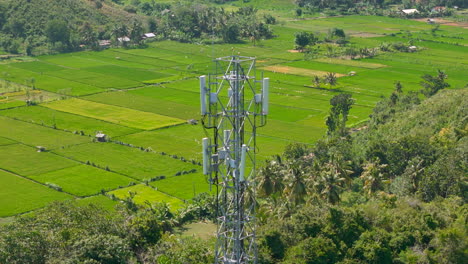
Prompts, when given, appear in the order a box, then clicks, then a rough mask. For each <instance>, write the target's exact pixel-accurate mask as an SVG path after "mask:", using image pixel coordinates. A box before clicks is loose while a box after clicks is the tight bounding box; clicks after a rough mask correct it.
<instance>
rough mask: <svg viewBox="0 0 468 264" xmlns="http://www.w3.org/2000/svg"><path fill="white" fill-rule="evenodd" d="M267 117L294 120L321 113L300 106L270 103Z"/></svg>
mask: <svg viewBox="0 0 468 264" xmlns="http://www.w3.org/2000/svg"><path fill="white" fill-rule="evenodd" d="M269 111H270V112H269V113H270V114H269V115H268V118H269V119H274V120H280V121H287V122H296V121H299V120H302V119H304V118H307V117H310V116H314V115H317V114H319V113H321V111H318V110H311V109H305V108H300V107H290V106H282V105H277V104H270V110H269Z"/></svg>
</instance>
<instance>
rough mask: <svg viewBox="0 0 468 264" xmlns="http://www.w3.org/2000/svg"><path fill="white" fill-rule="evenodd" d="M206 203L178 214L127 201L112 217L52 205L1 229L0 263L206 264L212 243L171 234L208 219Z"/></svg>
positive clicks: (88, 209)
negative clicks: (183, 227) (188, 261)
mask: <svg viewBox="0 0 468 264" xmlns="http://www.w3.org/2000/svg"><path fill="white" fill-rule="evenodd" d="M201 200H203V202H201ZM209 200H210V199H208V200H207V199H206V197H204V196H200V197H198V198H196V199H194V202H193V203H192V204H191V205H189V206H188V207H186V208H185V209H184V211H183V212H180V213H172V212H171V211H170V210H169V209H168V207H167V206H165V205H163V204H161V205H156V206H149V207H145V208H143V207H138V206H136V205H135V204H134V203H133V202H132V201H131V200H126V201H124V202H123V203H122V205H121V206H119V207H118V208H117V211H106V210H104V209H103V208H100V207H96V206H92V205H87V206H78V205H76V204H73V203H70V202H63V203H58V202H57V203H54V204H51V205H50V206H48V207H47V208H45V209H44V210H40V211H38V212H35V213H34V214H32V215H28V216H24V217H20V218H17V219H16V220H15V221H14V222H13V223H12V224H9V225H6V226H3V227H0V263H12V264H14V263H184V262H185V261H186V260H191V261H190V263H207V260H208V259H212V258H213V257H212V242H210V241H204V240H201V239H196V238H190V237H189V238H184V237H175V236H174V235H170V232H171V231H173V230H174V228H175V227H177V226H179V225H181V224H183V223H185V222H186V221H190V220H193V219H195V218H196V219H199V220H200V219H204V218H205V217H210V212H209V210H207V209H206V208H205V207H204V206H209V205H210V202H209ZM201 204H203V205H201ZM199 205H200V206H199ZM192 253H193V254H192ZM166 260H171V261H173V262H167V261H166ZM174 261H175V262H174ZM185 263H187V262H185Z"/></svg>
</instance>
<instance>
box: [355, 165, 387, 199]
mask: <svg viewBox="0 0 468 264" xmlns="http://www.w3.org/2000/svg"><path fill="white" fill-rule="evenodd" d="M385 167H387V164H380V159H379V158H376V159H375V160H374V161H370V162H368V163H367V164H366V165H365V166H364V171H363V172H362V174H361V179H363V180H364V190H365V191H366V193H367V194H368V195H371V194H373V193H375V192H376V191H378V190H380V189H382V188H383V184H384V183H388V179H387V178H386V174H385V173H384V168H385Z"/></svg>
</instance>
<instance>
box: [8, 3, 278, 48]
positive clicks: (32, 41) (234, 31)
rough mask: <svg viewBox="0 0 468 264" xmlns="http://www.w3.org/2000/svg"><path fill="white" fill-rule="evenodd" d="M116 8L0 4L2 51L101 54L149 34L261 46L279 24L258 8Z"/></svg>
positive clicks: (149, 5) (189, 5) (106, 5)
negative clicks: (104, 43) (105, 47)
mask: <svg viewBox="0 0 468 264" xmlns="http://www.w3.org/2000/svg"><path fill="white" fill-rule="evenodd" d="M113 2H115V1H113ZM113 2H112V1H106V0H93V1H91V3H87V2H85V1H81V0H80V1H73V0H65V1H59V0H53V1H46V0H37V1H28V0H19V1H13V0H6V1H4V2H0V47H2V48H3V49H4V50H5V51H7V52H9V53H13V54H18V53H21V54H26V55H39V54H44V53H54V52H70V51H77V50H82V49H94V50H98V49H100V46H99V42H98V41H99V40H110V41H112V42H111V44H112V45H115V46H125V47H130V46H137V47H138V46H141V45H142V44H143V43H144V42H143V39H142V35H143V34H144V33H146V32H152V33H155V34H156V35H157V38H156V39H171V40H177V41H182V42H203V41H206V42H216V43H235V42H240V41H251V42H253V43H254V44H256V43H257V42H258V41H260V40H261V39H267V38H271V37H273V32H272V30H271V28H270V26H269V24H274V23H276V19H275V18H274V17H272V16H271V15H265V16H260V15H258V13H257V11H258V10H257V9H255V8H253V7H243V8H240V9H239V10H237V11H235V12H231V11H226V10H224V9H223V8H220V7H216V6H210V5H205V4H202V3H193V2H188V1H187V2H175V3H171V4H169V3H159V2H155V1H152V2H149V1H145V2H139V1H138V2H136V3H135V5H131V7H128V6H125V7H122V6H120V5H117V4H115V3H113ZM93 3H94V4H93ZM109 10H112V11H111V12H109ZM124 38H128V39H125V40H124ZM127 40H128V41H127Z"/></svg>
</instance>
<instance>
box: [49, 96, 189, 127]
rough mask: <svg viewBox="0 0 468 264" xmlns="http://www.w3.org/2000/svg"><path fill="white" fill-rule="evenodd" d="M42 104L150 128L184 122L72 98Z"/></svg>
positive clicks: (64, 110) (131, 125) (118, 122)
mask: <svg viewBox="0 0 468 264" xmlns="http://www.w3.org/2000/svg"><path fill="white" fill-rule="evenodd" d="M43 106H45V107H48V108H51V109H55V110H59V111H63V112H68V113H72V114H77V115H82V116H86V117H91V118H95V119H99V120H103V121H107V122H111V123H115V124H118V125H122V126H127V127H132V128H136V129H145V130H151V129H156V128H161V127H166V126H172V125H177V124H181V123H184V122H185V121H184V120H182V119H178V118H174V117H168V116H163V115H158V114H154V113H148V112H143V111H138V110H134V109H129V108H124V107H119V106H114V105H107V104H101V103H96V102H92V101H87V100H82V99H77V98H72V99H68V100H62V101H56V102H51V103H47V104H44V105H43Z"/></svg>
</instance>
